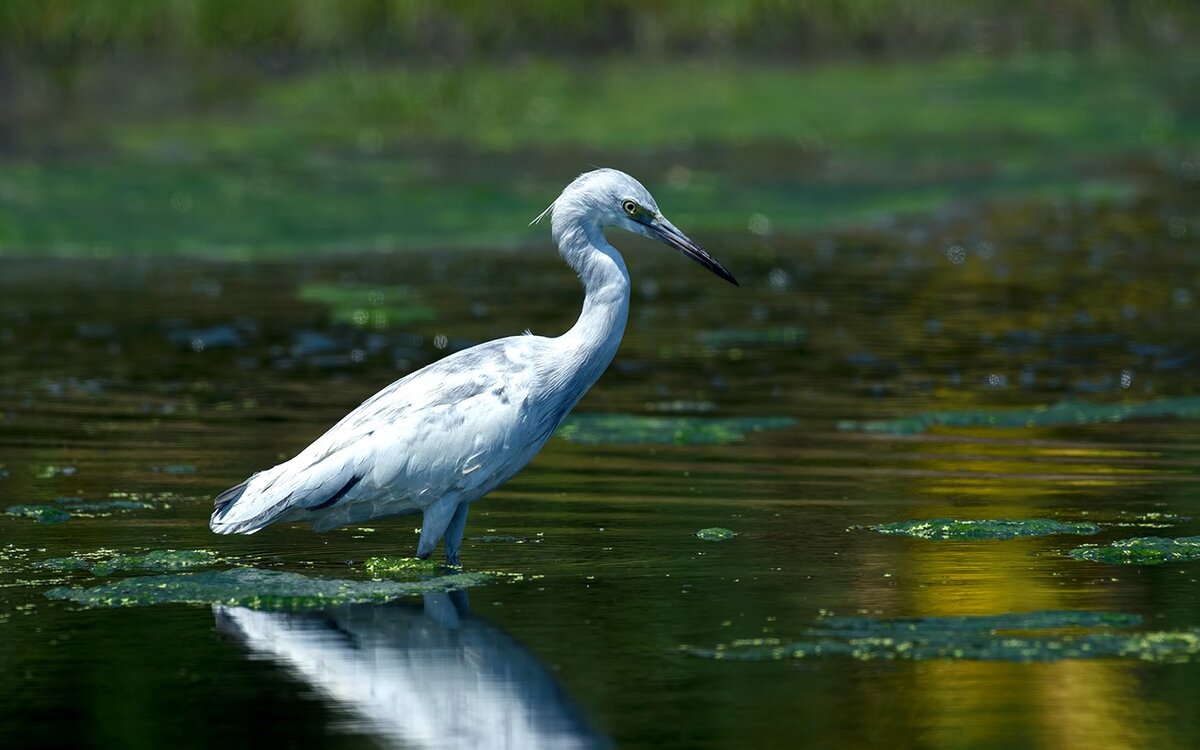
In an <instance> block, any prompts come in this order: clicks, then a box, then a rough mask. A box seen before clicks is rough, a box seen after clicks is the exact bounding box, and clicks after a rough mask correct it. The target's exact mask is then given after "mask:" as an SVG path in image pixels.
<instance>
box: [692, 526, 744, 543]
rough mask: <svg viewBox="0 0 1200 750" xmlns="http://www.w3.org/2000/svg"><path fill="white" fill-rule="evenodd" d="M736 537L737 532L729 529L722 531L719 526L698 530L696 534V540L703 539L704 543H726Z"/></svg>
mask: <svg viewBox="0 0 1200 750" xmlns="http://www.w3.org/2000/svg"><path fill="white" fill-rule="evenodd" d="M735 536H737V532H734V531H730V530H729V529H722V528H721V527H719V526H713V527H711V528H707V529H700V530H699V531H697V532H696V538H697V539H703V540H704V541H706V542H726V541H729V540H730V539H733V538H734V537H735Z"/></svg>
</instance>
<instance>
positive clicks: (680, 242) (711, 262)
mask: <svg viewBox="0 0 1200 750" xmlns="http://www.w3.org/2000/svg"><path fill="white" fill-rule="evenodd" d="M645 226H646V228H647V229H649V230H650V236H651V237H654V238H655V239H658V240H661V241H663V242H665V243H666V244H668V245H670V246H671V247H673V248H675V249H676V250H678V251H679V252H681V253H683V254H684V255H686V256H687V257H689V258H691V259H692V260H694V261H696V262H697V263H699V264H700V265H702V266H704V267H705V268H707V269H708V270H710V271H712V272H713V273H715V274H716V275H718V276H720V277H721V278H722V279H725V280H726V281H728V282H729V283H730V284H733V285H734V286H741V284H739V283H738V282H737V279H735V278H733V274H731V273H730V272H729V269H727V268H725V266H723V265H721V264H720V263H719V262H717V259H716V258H714V257H712V256H711V255H709V254H708V253H707V252H705V251H704V248H702V247H700V246H699V245H697V244H696V243H695V242H692V241H691V239H689V238H688V236H687V235H686V234H684V233H683V232H681V231H679V229H677V228H676V227H675V225H674V224H672V223H671V222H669V221H667V219H666V217H664V216H662V215H661V214H660V215H659V216H656V217H654V218H653V219H651V220H650V221H649V222H647V223H646V225H645Z"/></svg>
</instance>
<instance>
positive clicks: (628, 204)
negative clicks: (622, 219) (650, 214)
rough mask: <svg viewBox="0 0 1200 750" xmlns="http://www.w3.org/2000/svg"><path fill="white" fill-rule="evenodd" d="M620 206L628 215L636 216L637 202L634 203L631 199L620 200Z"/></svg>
mask: <svg viewBox="0 0 1200 750" xmlns="http://www.w3.org/2000/svg"><path fill="white" fill-rule="evenodd" d="M621 208H623V209H625V213H627V214H629V215H630V216H637V212H638V204H636V203H634V202H633V201H628V200H627V201H622V202H621Z"/></svg>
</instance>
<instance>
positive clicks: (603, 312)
mask: <svg viewBox="0 0 1200 750" xmlns="http://www.w3.org/2000/svg"><path fill="white" fill-rule="evenodd" d="M564 224H565V226H564V225H562V224H557V223H556V225H555V226H554V239H555V240H556V241H557V242H558V249H559V252H560V253H561V254H562V256H563V260H565V261H566V262H567V264H568V265H570V266H571V268H573V269H575V271H576V273H578V274H579V279H580V281H582V282H583V291H584V298H583V312H581V313H580V314H579V320H577V321H576V322H575V325H574V326H572V327H571V330H569V331H567V332H566V333H564V334H563V335H562V336H559V337H558V338H557V339H556V341H557V342H558V343H559V345H560V346H561V347H562V348H563V354H564V355H565V356H566V357H568V358H569V359H570V360H571V361H572V364H573V365H574V366H573V367H572V368H569V369H570V370H571V371H572V372H571V375H570V380H572V381H574V385H575V386H576V387H579V388H581V389H582V390H581V391H580V394H579V395H580V396H582V395H583V393H582V391H583V390H586V389H587V388H588V387H590V386H591V385H592V384H593V383H595V382H596V380H597V379H599V377H600V375H601V373H603V372H604V369H605V368H606V367H608V364H609V362H611V361H612V358H613V357H614V356H616V353H617V347H618V346H619V345H620V343H621V337H622V336H623V335H624V333H625V322H626V321H627V320H628V318H629V271H628V270H627V269H626V268H625V261H624V259H623V258H621V253H619V252H618V251H617V249H616V248H615V247H613V246H612V245H610V244H608V240H606V239H605V238H604V232H603V231H602V230H601V229H600V227H599V225H598V224H582V223H577V222H564Z"/></svg>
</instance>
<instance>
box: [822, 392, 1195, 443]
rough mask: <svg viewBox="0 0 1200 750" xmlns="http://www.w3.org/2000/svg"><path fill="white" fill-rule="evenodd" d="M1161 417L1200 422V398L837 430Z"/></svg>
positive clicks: (906, 431)
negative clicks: (1199, 420) (1197, 420)
mask: <svg viewBox="0 0 1200 750" xmlns="http://www.w3.org/2000/svg"><path fill="white" fill-rule="evenodd" d="M1162 417H1171V418H1174V419H1200V396H1184V397H1180V398H1165V399H1158V400H1155V401H1145V402H1132V403H1117V404H1094V403H1088V402H1085V401H1063V402H1060V403H1057V404H1053V405H1050V406H1041V407H1035V408H1032V409H1009V410H1004V409H996V410H986V411H934V412H926V413H924V414H914V415H912V416H909V417H901V418H899V419H879V420H871V421H851V420H845V421H842V422H840V423H839V424H838V427H839V428H840V429H842V430H858V431H862V432H878V433H883V434H888V435H917V434H920V433H922V432H925V431H926V430H928V429H929V428H931V427H1054V426H1064V425H1088V424H1101V423H1105V422H1124V421H1127V420H1130V419H1151V418H1162Z"/></svg>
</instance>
